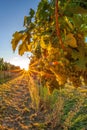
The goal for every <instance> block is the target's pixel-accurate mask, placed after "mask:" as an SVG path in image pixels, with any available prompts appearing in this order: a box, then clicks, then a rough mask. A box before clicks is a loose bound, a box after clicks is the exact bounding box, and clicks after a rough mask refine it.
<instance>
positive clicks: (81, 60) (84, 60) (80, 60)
mask: <svg viewBox="0 0 87 130" xmlns="http://www.w3.org/2000/svg"><path fill="white" fill-rule="evenodd" d="M78 50H79V51H76V50H73V51H72V58H73V59H74V60H75V64H76V65H77V66H78V67H80V68H82V69H86V64H87V57H86V56H85V51H84V50H85V49H84V48H83V47H81V46H79V47H78Z"/></svg>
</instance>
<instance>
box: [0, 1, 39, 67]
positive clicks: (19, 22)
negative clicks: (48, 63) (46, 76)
mask: <svg viewBox="0 0 87 130" xmlns="http://www.w3.org/2000/svg"><path fill="white" fill-rule="evenodd" d="M39 2H40V0H0V58H4V60H5V61H7V62H10V63H12V64H15V65H21V68H23V66H26V64H28V62H29V59H28V58H27V54H26V53H25V55H24V56H19V55H18V51H16V52H15V53H13V51H12V47H11V40H12V34H13V33H14V32H15V31H20V30H22V29H24V27H23V21H24V16H27V15H28V14H29V9H30V8H33V9H35V10H36V8H37V5H38V3H39Z"/></svg>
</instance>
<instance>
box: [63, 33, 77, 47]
mask: <svg viewBox="0 0 87 130" xmlns="http://www.w3.org/2000/svg"><path fill="white" fill-rule="evenodd" d="M65 44H66V45H69V46H70V47H73V48H76V47H77V42H76V39H75V37H74V36H73V34H72V33H69V34H68V35H66V38H65Z"/></svg>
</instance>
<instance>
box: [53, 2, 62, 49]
mask: <svg viewBox="0 0 87 130" xmlns="http://www.w3.org/2000/svg"><path fill="white" fill-rule="evenodd" d="M58 13H59V10H58V0H56V1H55V20H56V33H57V37H58V38H59V43H60V46H61V48H62V49H63V50H64V45H63V41H62V37H61V32H60V27H59V15H58Z"/></svg>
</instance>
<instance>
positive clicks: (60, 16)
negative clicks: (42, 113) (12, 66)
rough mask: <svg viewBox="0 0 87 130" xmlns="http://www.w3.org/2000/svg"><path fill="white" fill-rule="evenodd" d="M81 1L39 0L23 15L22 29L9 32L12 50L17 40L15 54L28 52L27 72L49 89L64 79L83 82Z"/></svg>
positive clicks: (86, 58) (85, 31)
mask: <svg viewBox="0 0 87 130" xmlns="http://www.w3.org/2000/svg"><path fill="white" fill-rule="evenodd" d="M81 2H82V1H81ZM81 2H79V3H78V4H77V2H73V1H72V0H70V1H68V2H67V1H61V0H50V1H49V0H42V1H41V2H40V3H39V4H38V7H37V11H36V12H35V11H34V10H33V9H31V10H30V13H29V16H26V17H25V18H24V27H25V30H22V31H20V32H15V33H14V34H13V39H12V41H11V44H12V48H13V50H14V51H15V50H16V48H17V46H18V45H19V44H18V43H19V42H20V40H21V41H22V44H20V45H19V47H18V50H19V54H20V55H23V54H24V53H25V52H31V53H32V56H31V59H30V65H29V73H30V74H31V75H36V77H38V80H39V81H40V84H42V85H43V86H46V87H48V89H49V90H50V91H51V92H52V91H53V90H54V89H55V88H56V89H59V88H61V87H64V86H65V84H67V83H68V81H69V82H71V84H72V85H73V86H74V87H76V88H77V87H81V86H82V84H83V83H82V80H81V79H83V80H84V84H85V85H87V43H86V42H85V40H84V39H85V37H86V35H87V25H86V22H87V9H86V8H84V7H83V6H82V5H81ZM86 6H87V5H85V7H86ZM32 18H33V19H34V20H32Z"/></svg>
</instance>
